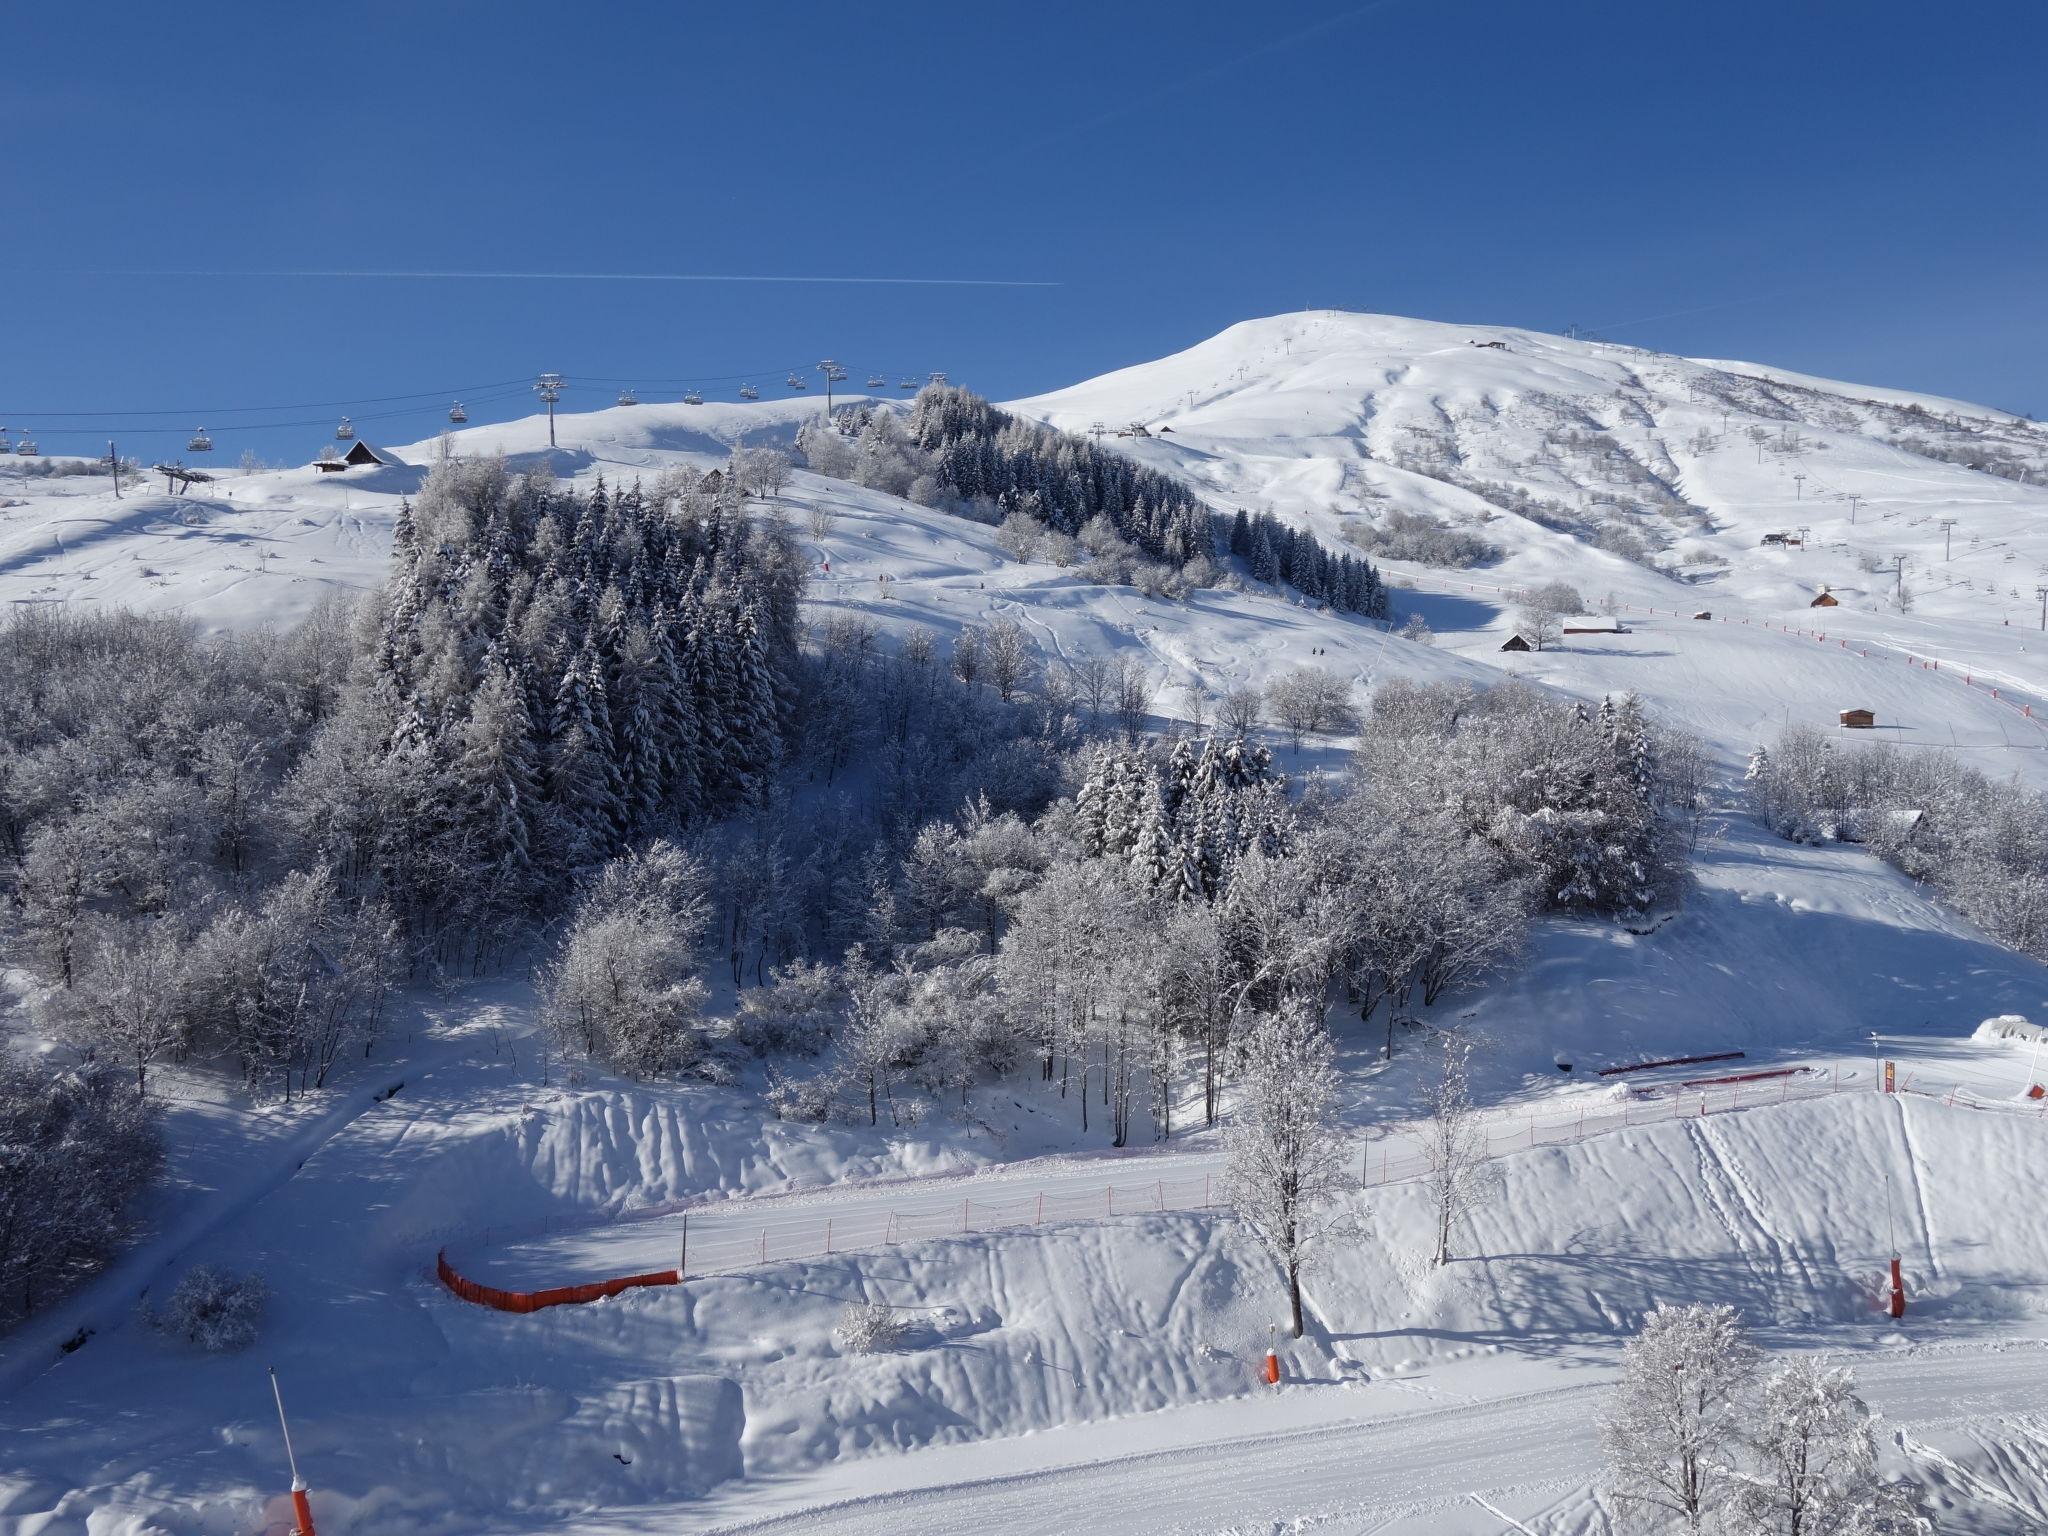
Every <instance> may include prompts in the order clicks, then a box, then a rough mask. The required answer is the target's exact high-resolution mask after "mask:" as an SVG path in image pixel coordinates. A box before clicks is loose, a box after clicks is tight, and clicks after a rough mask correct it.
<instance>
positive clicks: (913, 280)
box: [98, 268, 1063, 288]
mask: <svg viewBox="0 0 2048 1536" xmlns="http://www.w3.org/2000/svg"><path fill="white" fill-rule="evenodd" d="M98 275H99V276H102V277H208V278H220V277H315V278H382V279H398V280H409V281H425V282H460V281H506V282H559V283H841V284H865V285H871V286H883V287H896V288H1058V287H1061V286H1063V285H1062V284H1060V283H1056V282H1044V281H1039V280H1033V279H1023V278H1007V277H840V276H793V277H784V276H770V275H768V274H766V273H759V272H459V271H428V270H410V269H394V270H389V271H384V270H357V271H348V270H342V269H338V268H336V269H322V268H293V269H258V270H253V271H247V270H245V271H228V270H226V269H221V270H216V271H178V270H170V269H165V268H150V269H146V270H126V271H116V272H102V273H100V274H98Z"/></svg>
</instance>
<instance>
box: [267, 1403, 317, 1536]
mask: <svg viewBox="0 0 2048 1536" xmlns="http://www.w3.org/2000/svg"><path fill="white" fill-rule="evenodd" d="M268 1369H269V1371H270V1395H271V1396H272V1397H273V1398H275V1399H276V1400H277V1427H278V1428H279V1429H281V1430H283V1431H284V1459H285V1462H286V1463H287V1464H288V1465H289V1466H290V1467H291V1469H292V1513H293V1515H294V1516H296V1517H297V1519H298V1522H299V1523H298V1527H297V1529H296V1530H295V1531H294V1532H293V1536H314V1531H313V1506H312V1505H311V1504H310V1503H309V1502H308V1501H307V1498H306V1494H307V1493H308V1491H309V1490H308V1489H307V1487H306V1480H305V1479H304V1478H303V1477H301V1476H299V1458H298V1457H297V1456H296V1455H294V1454H293V1453H292V1427H291V1425H289V1424H287V1423H286V1422H285V1417H284V1393H283V1392H282V1391H281V1390H280V1389H279V1388H278V1385H277V1367H276V1366H270V1367H268Z"/></svg>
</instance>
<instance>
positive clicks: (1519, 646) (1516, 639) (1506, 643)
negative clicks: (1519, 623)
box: [1500, 635, 1535, 651]
mask: <svg viewBox="0 0 2048 1536" xmlns="http://www.w3.org/2000/svg"><path fill="white" fill-rule="evenodd" d="M1500 648H1501V649H1502V650H1504V651H1532V650H1534V649H1535V647H1534V646H1532V645H1531V644H1529V642H1528V641H1526V640H1524V639H1523V638H1522V637H1521V636H1520V635H1509V636H1508V637H1507V639H1505V640H1503V641H1501V643H1500Z"/></svg>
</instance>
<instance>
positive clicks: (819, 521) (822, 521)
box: [808, 501, 832, 541]
mask: <svg viewBox="0 0 2048 1536" xmlns="http://www.w3.org/2000/svg"><path fill="white" fill-rule="evenodd" d="M808 517H809V522H810V526H811V537H812V538H814V539H818V540H820V541H822V540H824V539H826V538H829V537H830V536H831V533H832V509H831V508H830V507H828V506H826V505H825V504H824V503H823V502H818V501H814V502H812V503H811V509H810V512H809V514H808Z"/></svg>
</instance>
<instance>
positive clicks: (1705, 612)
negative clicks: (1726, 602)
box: [1693, 608, 1714, 619]
mask: <svg viewBox="0 0 2048 1536" xmlns="http://www.w3.org/2000/svg"><path fill="white" fill-rule="evenodd" d="M1713 616H1714V614H1713V610H1712V609H1709V608H1702V609H1701V610H1700V611H1699V612H1698V613H1696V614H1694V615H1693V617H1694V618H1696V619H1711V618H1712V617H1713Z"/></svg>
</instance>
